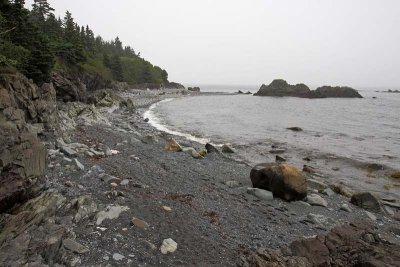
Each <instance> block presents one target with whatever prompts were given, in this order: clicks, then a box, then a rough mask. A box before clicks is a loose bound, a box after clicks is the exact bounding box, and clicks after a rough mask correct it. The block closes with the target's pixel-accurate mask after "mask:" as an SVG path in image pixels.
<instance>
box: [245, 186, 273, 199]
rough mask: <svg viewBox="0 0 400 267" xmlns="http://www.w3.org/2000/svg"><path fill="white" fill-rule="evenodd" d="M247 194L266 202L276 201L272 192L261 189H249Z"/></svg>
mask: <svg viewBox="0 0 400 267" xmlns="http://www.w3.org/2000/svg"><path fill="white" fill-rule="evenodd" d="M247 193H248V194H250V195H253V196H255V197H258V198H259V199H262V200H266V201H271V200H273V199H274V195H273V194H272V192H270V191H267V190H264V189H260V188H247Z"/></svg>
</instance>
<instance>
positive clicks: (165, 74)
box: [161, 70, 168, 83]
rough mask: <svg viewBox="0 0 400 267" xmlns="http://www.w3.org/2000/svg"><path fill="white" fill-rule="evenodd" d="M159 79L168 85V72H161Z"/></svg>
mask: <svg viewBox="0 0 400 267" xmlns="http://www.w3.org/2000/svg"><path fill="white" fill-rule="evenodd" d="M161 78H162V79H163V81H164V82H165V83H168V72H167V71H166V70H162V71H161Z"/></svg>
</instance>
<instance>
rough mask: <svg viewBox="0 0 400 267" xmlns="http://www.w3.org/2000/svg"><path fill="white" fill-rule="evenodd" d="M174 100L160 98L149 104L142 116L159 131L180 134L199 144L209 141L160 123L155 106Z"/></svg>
mask: <svg viewBox="0 0 400 267" xmlns="http://www.w3.org/2000/svg"><path fill="white" fill-rule="evenodd" d="M173 100H175V98H167V99H164V100H161V101H159V102H157V103H154V104H153V105H151V106H150V108H149V109H148V110H147V111H146V112H145V113H144V114H143V117H144V118H148V119H149V123H150V125H152V126H153V127H154V128H156V129H157V130H159V131H162V132H165V133H168V134H173V135H176V136H181V137H184V138H186V139H188V140H190V141H194V142H197V143H200V144H207V143H208V142H210V140H209V139H207V138H200V137H196V136H194V135H191V134H187V133H182V132H178V131H174V130H171V129H169V128H167V126H166V125H165V124H163V123H162V121H161V119H160V118H159V117H157V114H156V112H155V109H156V108H157V106H158V105H160V104H162V103H165V102H170V101H173Z"/></svg>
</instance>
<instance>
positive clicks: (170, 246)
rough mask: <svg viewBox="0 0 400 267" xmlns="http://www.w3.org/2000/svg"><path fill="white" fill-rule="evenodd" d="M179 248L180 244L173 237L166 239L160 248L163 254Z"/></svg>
mask: <svg viewBox="0 0 400 267" xmlns="http://www.w3.org/2000/svg"><path fill="white" fill-rule="evenodd" d="M177 249H178V244H177V243H176V242H175V241H174V240H172V239H171V238H168V239H164V241H163V242H162V245H161V248H160V250H161V253H162V254H168V253H174V252H175V251H176V250H177Z"/></svg>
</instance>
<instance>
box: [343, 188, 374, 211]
mask: <svg viewBox="0 0 400 267" xmlns="http://www.w3.org/2000/svg"><path fill="white" fill-rule="evenodd" d="M350 202H351V203H352V204H354V205H356V206H359V207H360V208H363V209H365V210H369V211H374V212H379V211H380V210H381V204H380V203H379V200H378V198H377V197H375V196H374V195H373V194H371V193H369V192H364V193H356V194H354V195H353V196H352V197H351V200H350Z"/></svg>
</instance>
